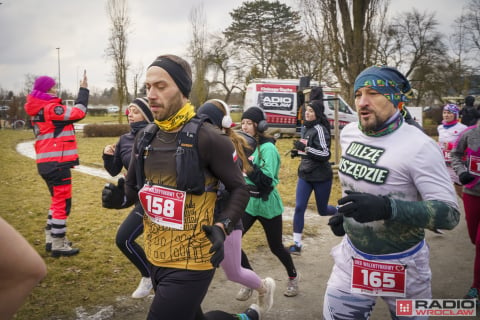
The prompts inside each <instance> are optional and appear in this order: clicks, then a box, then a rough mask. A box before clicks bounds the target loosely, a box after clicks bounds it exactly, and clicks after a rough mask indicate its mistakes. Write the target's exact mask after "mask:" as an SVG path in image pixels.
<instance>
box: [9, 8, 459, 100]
mask: <svg viewBox="0 0 480 320" xmlns="http://www.w3.org/2000/svg"><path fill="white" fill-rule="evenodd" d="M0 2H1V3H2V4H1V5H0V88H2V89H5V90H13V91H14V92H15V93H18V92H19V91H21V90H22V89H23V88H24V86H25V85H24V82H25V78H26V77H25V76H26V75H27V74H32V75H44V74H45V75H50V76H52V77H55V78H57V77H58V61H59V60H60V80H61V86H62V88H67V89H68V90H69V91H72V92H76V91H77V90H78V82H79V80H80V77H81V75H82V72H83V70H84V69H86V70H87V76H88V79H89V87H90V89H93V90H103V89H104V88H109V87H112V86H113V80H112V76H111V74H112V71H111V70H112V68H111V64H110V62H109V61H108V60H107V59H106V58H105V48H106V47H107V41H108V37H109V35H110V30H109V28H110V21H109V18H108V15H107V12H106V2H107V1H106V0H82V1H78V0H43V1H39V0H0ZM242 2H243V0H203V1H199V0H136V1H128V7H129V18H130V21H131V27H130V33H129V35H128V41H129V42H128V53H127V56H128V60H129V62H130V63H131V65H132V67H138V66H144V67H146V66H148V65H149V64H150V62H151V61H153V60H154V58H155V57H156V56H158V55H160V54H165V53H173V54H177V55H180V56H182V57H186V48H187V46H188V43H189V41H190V37H191V23H190V22H189V15H190V12H191V9H192V8H193V7H199V6H200V5H201V4H202V3H203V10H204V12H205V15H206V18H207V25H208V31H209V32H218V31H221V30H223V29H225V28H226V27H227V26H228V25H230V23H231V18H230V15H229V12H231V11H232V10H233V9H235V8H238V7H239V6H241V3H242ZM280 2H283V3H286V4H288V5H290V6H292V7H293V8H294V9H296V3H297V0H280ZM466 3H467V0H392V1H391V6H390V14H391V15H395V14H399V13H402V12H405V11H410V10H411V9H412V7H415V8H416V9H418V10H419V11H420V12H425V11H428V12H434V13H435V14H436V18H437V20H438V22H439V23H440V24H441V31H442V33H444V34H450V27H451V25H452V23H453V21H454V20H455V19H456V18H457V17H458V16H460V15H461V13H462V7H463V6H464V5H465V4H466ZM56 48H60V49H59V50H57V49H56ZM58 57H60V59H58Z"/></svg>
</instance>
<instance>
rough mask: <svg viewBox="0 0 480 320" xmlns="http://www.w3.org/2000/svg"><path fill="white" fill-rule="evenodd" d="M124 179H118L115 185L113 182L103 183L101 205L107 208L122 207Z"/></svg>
mask: <svg viewBox="0 0 480 320" xmlns="http://www.w3.org/2000/svg"><path fill="white" fill-rule="evenodd" d="M124 185H125V179H124V178H120V179H118V182H117V185H114V184H113V183H107V184H105V187H103V190H102V206H103V207H104V208H107V209H122V208H123V204H124V201H125V192H124V190H123V186H124Z"/></svg>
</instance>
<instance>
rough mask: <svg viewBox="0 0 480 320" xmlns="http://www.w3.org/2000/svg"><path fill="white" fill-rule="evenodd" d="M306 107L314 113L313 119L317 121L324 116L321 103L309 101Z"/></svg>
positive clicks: (323, 107)
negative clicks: (315, 118)
mask: <svg viewBox="0 0 480 320" xmlns="http://www.w3.org/2000/svg"><path fill="white" fill-rule="evenodd" d="M308 105H309V106H310V107H311V108H312V109H313V111H315V117H317V119H320V118H321V117H322V116H323V115H324V112H325V106H324V105H323V101H320V100H313V101H310V103H309V104H308Z"/></svg>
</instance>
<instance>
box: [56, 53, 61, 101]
mask: <svg viewBox="0 0 480 320" xmlns="http://www.w3.org/2000/svg"><path fill="white" fill-rule="evenodd" d="M56 49H57V61H58V96H59V97H61V93H60V90H61V82H60V47H58V48H56Z"/></svg>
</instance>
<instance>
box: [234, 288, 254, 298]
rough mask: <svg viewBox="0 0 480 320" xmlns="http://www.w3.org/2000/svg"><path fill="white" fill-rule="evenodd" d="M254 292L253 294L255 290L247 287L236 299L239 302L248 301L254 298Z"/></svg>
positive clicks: (241, 289)
mask: <svg viewBox="0 0 480 320" xmlns="http://www.w3.org/2000/svg"><path fill="white" fill-rule="evenodd" d="M252 292H253V289H250V288H247V287H241V288H240V291H238V293H237V296H236V297H235V299H237V300H239V301H247V300H248V299H250V297H251V296H252Z"/></svg>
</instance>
